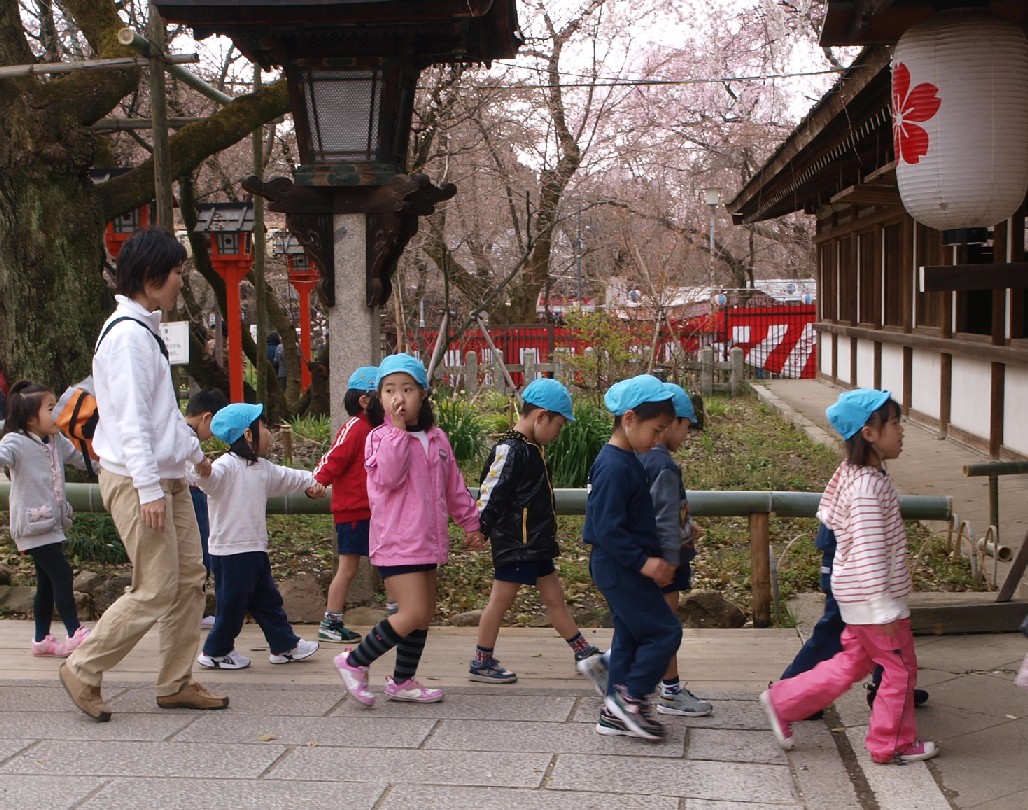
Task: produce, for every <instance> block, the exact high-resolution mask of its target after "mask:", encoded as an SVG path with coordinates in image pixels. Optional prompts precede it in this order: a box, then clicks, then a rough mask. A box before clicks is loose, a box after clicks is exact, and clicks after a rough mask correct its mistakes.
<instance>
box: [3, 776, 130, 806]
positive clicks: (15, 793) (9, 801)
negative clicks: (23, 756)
mask: <svg viewBox="0 0 1028 810" xmlns="http://www.w3.org/2000/svg"><path fill="white" fill-rule="evenodd" d="M103 783H104V782H103V780H102V779H90V778H89V777H83V778H80V779H68V778H67V777H66V776H63V775H60V776H58V775H49V774H47V775H40V776H15V775H10V774H0V807H7V808H13V807H39V808H43V807H45V808H46V810H64V808H72V807H76V808H77V807H82V806H83V805H81V804H79V802H81V801H82V800H83V799H84V798H86V797H87V796H88V795H89V794H90V793H92V792H93V791H94V790H96V789H97V788H99V787H100V786H101V785H103ZM139 806H141V805H137V807H139Z"/></svg>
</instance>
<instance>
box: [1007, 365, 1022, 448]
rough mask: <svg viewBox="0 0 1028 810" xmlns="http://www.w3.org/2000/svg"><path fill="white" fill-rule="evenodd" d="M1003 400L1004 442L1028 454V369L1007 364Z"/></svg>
mask: <svg viewBox="0 0 1028 810" xmlns="http://www.w3.org/2000/svg"><path fill="white" fill-rule="evenodd" d="M1003 402H1004V405H1003V444H1005V445H1006V446H1007V447H1009V448H1010V449H1011V450H1016V451H1017V452H1018V453H1024V454H1026V455H1028V408H1026V407H1024V403H1025V402H1028V369H1024V368H1013V367H1011V366H1007V370H1006V379H1005V381H1004V397H1003Z"/></svg>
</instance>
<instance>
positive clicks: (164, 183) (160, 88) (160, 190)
mask: <svg viewBox="0 0 1028 810" xmlns="http://www.w3.org/2000/svg"><path fill="white" fill-rule="evenodd" d="M149 5H150V41H151V43H152V47H151V48H150V49H149V50H150V53H149V56H150V115H151V117H152V119H153V181H154V199H155V200H156V202H157V224H158V225H163V226H164V227H165V228H167V229H168V230H170V231H174V230H175V222H174V220H173V205H172V195H171V176H170V174H169V163H170V154H169V153H170V150H169V146H168V97H167V93H166V92H165V91H166V87H165V82H164V61H163V60H164V45H165V30H164V20H162V19H161V15H160V12H158V11H157V6H155V5H154V4H153V3H152V2H151V3H150V4H149Z"/></svg>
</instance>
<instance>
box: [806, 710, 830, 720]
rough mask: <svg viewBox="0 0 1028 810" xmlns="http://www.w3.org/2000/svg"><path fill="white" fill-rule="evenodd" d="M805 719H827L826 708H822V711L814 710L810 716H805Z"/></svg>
mask: <svg viewBox="0 0 1028 810" xmlns="http://www.w3.org/2000/svg"><path fill="white" fill-rule="evenodd" d="M803 719H804V720H824V719H825V710H824V709H821V711H819V712H814V713H813V714H812V715H810V716H809V717H804V718H803Z"/></svg>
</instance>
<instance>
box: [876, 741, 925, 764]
mask: <svg viewBox="0 0 1028 810" xmlns="http://www.w3.org/2000/svg"><path fill="white" fill-rule="evenodd" d="M938 753H939V746H937V745H936V744H935V743H933V742H922V741H921V740H914V741H913V742H912V743H911V744H910V745H908V746H907V747H906V748H904V749H903V750H902V751H897V752H896V753H895V754H894V755H893V756H891V757H889V758H888V759H875V758H874V757H871V759H872V760H873V761H874V762H875V763H877V764H878V765H890V764H892V763H893V762H895V763H896V764H897V765H902V764H903V763H905V762H921V761H923V760H926V759H931V758H932V757H934V756H935V755H936V754H938Z"/></svg>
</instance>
